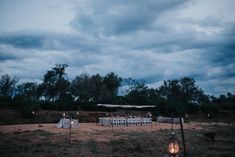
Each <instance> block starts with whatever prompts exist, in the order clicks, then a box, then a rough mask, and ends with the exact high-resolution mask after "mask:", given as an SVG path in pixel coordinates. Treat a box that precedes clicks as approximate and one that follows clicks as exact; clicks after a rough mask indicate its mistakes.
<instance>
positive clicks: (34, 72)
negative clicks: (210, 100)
mask: <svg viewBox="0 0 235 157" xmlns="http://www.w3.org/2000/svg"><path fill="white" fill-rule="evenodd" d="M226 1H228V2H229V1H230V0H226ZM217 2H219V1H217ZM73 3H74V6H76V7H75V8H73V10H74V11H75V13H74V16H73V17H72V18H71V21H70V22H68V23H66V24H65V25H62V26H60V27H59V28H60V29H59V30H61V29H62V28H68V27H69V28H71V31H68V32H66V31H67V30H66V31H64V32H63V31H57V30H47V31H45V30H44V31H42V30H41V31H39V30H38V29H36V28H40V27H36V28H32V30H34V31H29V30H28V29H25V30H16V31H15V30H14V31H7V32H8V33H1V32H0V61H1V62H0V67H1V69H0V72H1V74H2V73H12V74H16V75H17V76H18V77H19V78H22V79H23V80H27V79H30V80H37V79H40V77H42V75H43V74H44V73H45V72H46V71H47V70H48V69H49V68H51V67H53V66H54V65H55V64H56V63H66V64H68V65H69V68H68V76H69V78H70V79H72V78H74V77H75V76H76V75H79V74H81V73H83V72H87V73H89V74H97V73H99V74H101V75H105V74H107V73H108V72H111V71H113V72H115V73H117V74H118V75H119V76H121V77H123V78H128V77H132V78H135V79H140V80H144V81H145V83H147V84H148V85H150V86H152V87H157V86H159V85H161V84H162V82H163V80H169V79H180V78H181V77H184V76H189V77H193V78H194V79H195V80H196V81H197V82H198V85H199V86H200V87H201V88H202V89H203V90H205V91H206V92H207V93H211V94H216V95H217V94H221V93H224V92H235V89H234V88H233V87H234V85H235V83H234V81H233V80H234V79H235V70H234V69H235V64H234V60H235V53H234V51H235V46H234V45H235V31H234V30H235V23H234V21H235V19H234V18H233V17H230V16H231V13H230V12H229V13H227V12H226V10H225V9H224V8H223V9H222V10H221V11H220V12H218V11H217V8H221V7H220V5H219V4H217V3H212V2H211V1H193V2H192V1H189V0H174V1H170V0H158V1H156V0H147V1H137V0H128V1H124V0H116V1H107V0H99V1H93V0H86V1H78V2H77V1H73ZM223 4H225V2H224V3H223ZM214 5H215V7H214ZM231 6H232V5H231ZM226 7H227V8H229V6H226ZM56 9H58V8H56V7H55V8H53V10H56ZM68 10H69V9H68ZM232 10H233V9H232ZM232 10H231V9H230V11H232ZM217 12H218V13H217ZM215 13H217V14H215ZM66 17H68V16H66ZM64 21H66V20H64ZM67 21H68V20H67ZM27 24H28V23H27ZM50 24H51V23H50ZM22 26H23V25H22ZM26 28H29V27H26ZM50 28H51V27H50ZM53 28H54V26H53ZM0 29H1V26H0Z"/></svg>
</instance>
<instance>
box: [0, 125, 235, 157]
mask: <svg viewBox="0 0 235 157" xmlns="http://www.w3.org/2000/svg"><path fill="white" fill-rule="evenodd" d="M202 127H203V130H197V129H193V128H191V129H186V130H185V139H186V143H187V152H188V156H189V157H231V156H235V152H234V148H235V126H234V125H221V126H218V125H217V126H213V125H203V126H202ZM207 131H215V132H216V136H215V142H212V141H210V140H209V139H207V138H206V137H205V136H204V134H203V133H204V132H207ZM170 132H171V131H170V130H169V129H161V130H154V131H145V130H142V131H140V130H138V131H134V130H131V131H123V130H117V129H116V130H113V131H112V130H110V129H109V130H92V131H83V132H79V131H73V132H72V142H71V144H70V140H69V131H68V130H66V131H63V132H49V131H45V130H34V131H22V132H19V131H18V132H17V131H15V132H11V133H0V138H1V139H0V156H4V157H11V156H16V157H18V156H19V157H21V156H22V157H31V156H34V157H42V156H43V157H54V156H71V157H79V156H81V157H82V156H84V157H85V156H86V157H93V156H97V157H120V156H121V157H127V156H128V157H134V156H138V157H152V156H154V157H164V156H166V155H167V153H166V147H167V143H168V139H169V134H170ZM175 132H176V134H177V137H178V140H179V142H180V143H181V138H180V137H181V136H180V130H179V129H176V130H175ZM82 136H89V137H90V138H86V139H85V140H84V139H83V140H81V139H82V138H81V137H82ZM102 137H103V138H104V139H103V140H102V139H99V138H102ZM181 150H182V144H181ZM180 156H182V151H181V152H180Z"/></svg>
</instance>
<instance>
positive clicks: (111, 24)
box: [71, 0, 187, 36]
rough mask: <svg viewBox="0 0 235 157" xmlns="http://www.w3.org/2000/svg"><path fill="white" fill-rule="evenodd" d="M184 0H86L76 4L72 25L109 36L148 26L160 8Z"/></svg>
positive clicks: (162, 9)
mask: <svg viewBox="0 0 235 157" xmlns="http://www.w3.org/2000/svg"><path fill="white" fill-rule="evenodd" d="M185 2H187V1H186V0H176V1H168V0H160V1H153V0H147V1H137V0H131V1H124V0H119V1H112V2H111V1H104V0H102V1H92V2H91V1H88V2H87V3H85V4H84V5H81V6H80V7H78V11H79V12H78V14H77V16H76V17H75V18H74V19H73V21H72V22H71V25H72V26H73V27H74V28H76V29H77V30H78V31H81V32H83V31H85V32H87V33H91V34H95V35H97V34H98V35H99V34H103V35H108V36H112V35H119V34H123V33H130V32H134V31H138V30H148V29H151V28H152V25H153V23H154V21H155V20H156V18H157V17H158V16H160V15H161V14H162V13H163V12H165V11H168V10H172V9H174V8H175V7H178V6H180V5H182V4H184V3H185Z"/></svg>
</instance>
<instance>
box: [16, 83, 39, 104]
mask: <svg viewBox="0 0 235 157" xmlns="http://www.w3.org/2000/svg"><path fill="white" fill-rule="evenodd" d="M37 90H38V85H37V83H36V82H26V83H22V84H20V85H18V86H17V96H22V97H25V98H29V99H30V100H33V101H36V100H37Z"/></svg>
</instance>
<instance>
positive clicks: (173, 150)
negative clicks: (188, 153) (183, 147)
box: [168, 141, 179, 155]
mask: <svg viewBox="0 0 235 157" xmlns="http://www.w3.org/2000/svg"><path fill="white" fill-rule="evenodd" d="M168 152H169V153H170V154H171V155H175V154H177V153H178V152H179V144H178V143H177V142H176V141H171V142H170V143H169V145H168Z"/></svg>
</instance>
